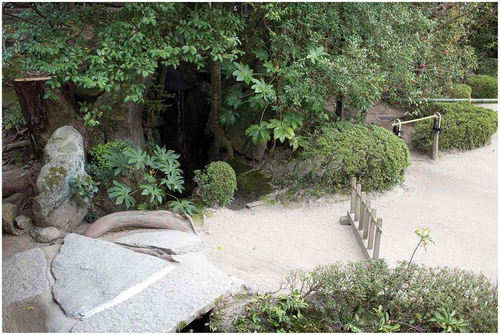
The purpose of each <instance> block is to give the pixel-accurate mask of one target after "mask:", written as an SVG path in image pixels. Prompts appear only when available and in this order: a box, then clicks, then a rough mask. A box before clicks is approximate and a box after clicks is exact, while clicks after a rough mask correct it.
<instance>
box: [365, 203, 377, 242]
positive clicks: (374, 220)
mask: <svg viewBox="0 0 500 335" xmlns="http://www.w3.org/2000/svg"><path fill="white" fill-rule="evenodd" d="M376 223H377V210H376V209H372V215H370V222H369V227H368V244H367V246H366V249H373V239H374V237H375V226H376Z"/></svg>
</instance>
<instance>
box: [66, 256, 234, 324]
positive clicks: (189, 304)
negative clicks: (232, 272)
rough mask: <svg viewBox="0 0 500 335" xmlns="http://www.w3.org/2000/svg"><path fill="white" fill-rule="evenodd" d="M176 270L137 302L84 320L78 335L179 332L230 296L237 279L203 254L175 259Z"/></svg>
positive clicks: (139, 296) (142, 293)
mask: <svg viewBox="0 0 500 335" xmlns="http://www.w3.org/2000/svg"><path fill="white" fill-rule="evenodd" d="M174 258H175V259H176V260H178V261H179V262H180V263H179V264H178V265H177V266H176V268H175V270H173V271H171V272H169V273H168V274H167V275H166V276H165V277H164V278H162V279H161V280H159V281H157V282H156V283H155V284H153V285H151V286H149V287H148V288H146V289H145V290H144V291H142V292H141V293H140V294H138V295H136V296H134V297H133V298H131V299H129V300H127V301H125V302H122V303H121V304H118V305H115V306H113V307H111V308H108V309H106V310H105V311H102V312H101V313H98V314H95V315H93V316H91V317H89V318H86V319H84V320H83V321H82V322H80V323H79V324H77V325H76V326H75V327H74V328H73V329H72V332H74V333H83V332H90V333H146V332H155V333H164V332H175V331H176V330H178V329H181V328H182V327H184V326H186V325H187V324H189V323H190V322H191V321H192V320H194V319H195V318H196V317H198V316H199V315H201V314H203V313H206V312H208V311H209V310H210V309H211V308H213V305H214V304H215V302H216V301H217V299H218V298H220V297H221V296H223V295H225V294H226V293H228V292H230V291H231V289H232V287H231V286H232V284H233V283H234V278H231V277H229V276H228V275H227V274H225V273H223V272H222V271H220V270H218V269H217V268H215V267H214V266H213V265H212V264H211V263H210V262H209V261H208V260H207V258H206V257H205V256H204V255H203V254H201V253H190V254H185V255H179V256H174Z"/></svg>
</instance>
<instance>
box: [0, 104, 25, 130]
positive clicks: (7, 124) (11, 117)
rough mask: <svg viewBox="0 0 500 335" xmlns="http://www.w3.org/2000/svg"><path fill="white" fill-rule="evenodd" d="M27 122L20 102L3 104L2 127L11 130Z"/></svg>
mask: <svg viewBox="0 0 500 335" xmlns="http://www.w3.org/2000/svg"><path fill="white" fill-rule="evenodd" d="M25 124H26V120H25V119H24V117H23V114H22V113H21V109H20V108H19V105H18V104H10V105H6V106H2V129H3V130H11V129H15V128H18V127H21V126H24V125H25Z"/></svg>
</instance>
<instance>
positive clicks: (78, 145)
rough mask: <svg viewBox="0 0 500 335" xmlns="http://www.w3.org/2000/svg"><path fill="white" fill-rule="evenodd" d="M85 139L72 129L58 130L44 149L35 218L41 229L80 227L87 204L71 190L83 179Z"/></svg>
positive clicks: (37, 183) (84, 174) (37, 189)
mask: <svg viewBox="0 0 500 335" xmlns="http://www.w3.org/2000/svg"><path fill="white" fill-rule="evenodd" d="M84 165H85V156H84V150H83V138H82V136H81V135H80V133H79V132H78V131H77V130H76V129H75V128H73V127H71V126H64V127H61V128H59V129H57V130H56V131H55V132H54V133H53V134H52V136H51V137H50V139H49V141H48V142H47V145H46V146H45V149H44V161H43V166H42V168H41V170H40V173H39V174H38V178H37V181H36V191H37V196H36V197H35V198H34V199H33V200H34V201H33V216H34V221H35V224H36V225H37V226H39V227H49V226H53V227H57V228H59V229H61V230H64V231H69V230H70V229H72V228H74V227H75V226H77V225H78V224H80V223H81V222H82V220H83V218H84V217H85V215H86V214H87V210H88V204H87V203H85V202H84V201H83V200H82V199H81V197H80V196H79V195H78V192H76V190H75V189H73V188H72V187H70V181H71V179H72V178H76V177H78V176H84V177H85V178H90V177H88V175H87V174H86V173H85V167H84Z"/></svg>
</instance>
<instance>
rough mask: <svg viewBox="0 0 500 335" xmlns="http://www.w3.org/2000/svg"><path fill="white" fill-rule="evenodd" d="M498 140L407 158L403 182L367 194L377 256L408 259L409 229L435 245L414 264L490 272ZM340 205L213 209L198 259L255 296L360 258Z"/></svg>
mask: <svg viewBox="0 0 500 335" xmlns="http://www.w3.org/2000/svg"><path fill="white" fill-rule="evenodd" d="M497 151H498V134H495V135H494V137H493V139H492V143H491V144H489V145H487V146H485V147H483V148H479V149H476V150H472V151H468V152H461V153H448V154H441V158H440V160H439V161H437V162H433V161H431V160H430V159H429V157H428V156H424V155H420V154H417V153H412V155H411V166H410V167H409V168H408V172H407V175H406V181H405V182H404V183H402V184H400V185H398V186H396V187H395V188H394V189H393V190H391V191H388V192H384V193H371V194H369V198H370V199H371V200H372V207H373V208H377V210H378V214H379V216H380V217H381V218H382V219H383V235H382V245H381V251H380V253H381V257H383V258H385V259H386V260H387V261H388V262H389V263H390V264H395V263H397V261H399V260H405V259H406V260H408V259H409V258H410V256H411V253H412V252H413V249H414V248H415V246H416V244H417V243H418V237H417V236H416V235H415V233H414V231H415V229H416V228H417V227H429V228H430V230H431V236H432V237H433V239H434V241H435V242H436V245H435V246H434V245H430V246H429V247H428V248H427V252H425V251H424V250H423V249H421V250H418V252H417V254H416V256H415V261H416V262H419V263H424V264H427V265H432V266H453V267H460V268H463V269H468V270H473V271H475V272H478V273H479V272H482V273H484V274H485V275H487V276H488V277H489V278H491V279H493V280H496V279H497V276H498V275H497V273H498V251H497V250H498V226H497V225H498V192H497V185H498V183H497V182H498V175H497V171H498V163H497ZM348 206H349V203H348V201H340V202H339V201H337V202H332V200H331V199H330V200H328V199H319V200H318V201H316V202H314V203H312V204H305V203H302V204H296V205H294V208H283V207H282V206H280V205H275V206H263V207H256V208H254V209H241V210H238V211H233V210H229V209H227V208H222V209H218V210H217V211H215V213H214V215H213V216H212V217H210V218H207V219H206V222H205V226H204V228H203V229H202V231H201V232H200V237H201V238H202V239H203V240H204V243H205V249H204V251H205V253H206V254H207V256H208V257H209V259H210V260H211V261H212V262H213V263H214V264H215V265H216V266H217V267H219V268H220V269H221V270H223V271H226V272H227V273H229V274H232V275H236V276H238V277H239V278H241V279H242V280H243V281H245V282H247V283H248V284H249V285H250V286H251V287H253V288H254V289H256V290H258V291H273V290H276V289H278V287H279V282H280V280H281V279H282V278H283V277H284V276H286V275H287V274H288V272H289V271H290V270H293V269H311V268H313V267H314V266H316V265H319V264H327V263H332V262H335V261H355V260H360V259H362V258H363V255H362V253H361V252H360V249H359V246H358V244H357V242H356V240H355V237H354V235H353V232H352V231H351V227H349V226H341V225H340V224H339V218H340V216H342V215H344V214H345V212H346V211H347V209H348Z"/></svg>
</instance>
